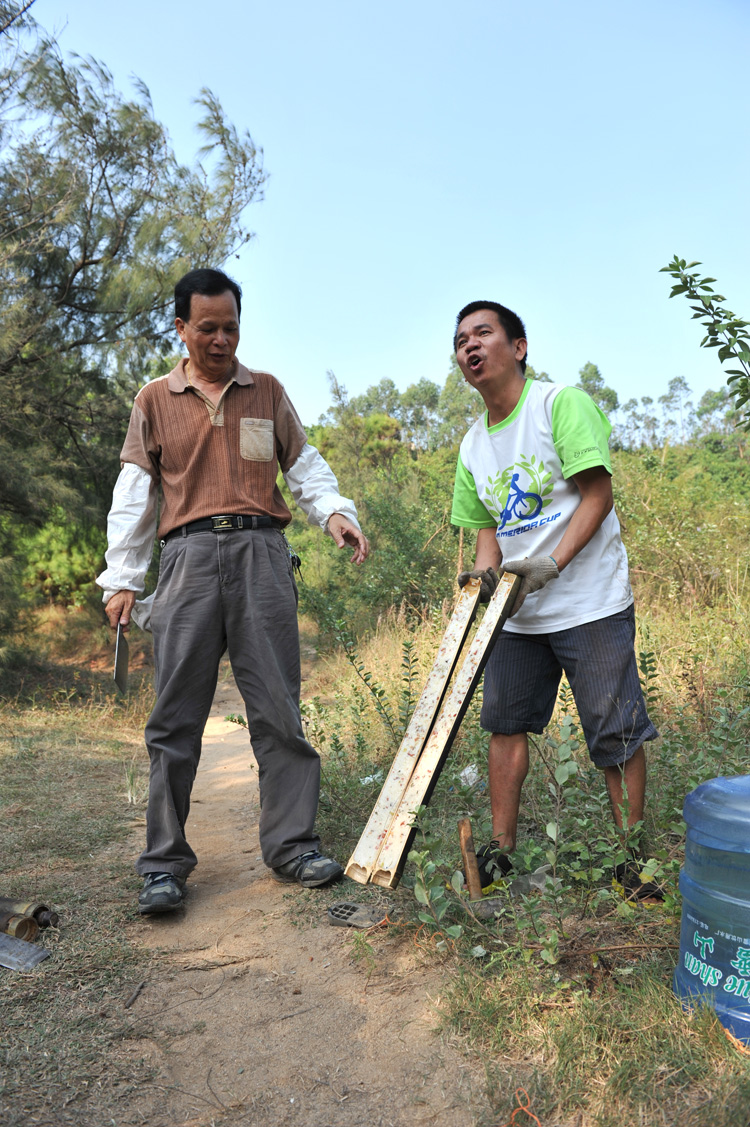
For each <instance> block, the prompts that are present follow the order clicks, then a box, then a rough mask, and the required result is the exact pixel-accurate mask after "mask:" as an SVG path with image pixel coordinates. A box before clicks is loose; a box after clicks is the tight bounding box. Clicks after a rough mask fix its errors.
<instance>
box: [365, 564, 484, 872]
mask: <svg viewBox="0 0 750 1127" xmlns="http://www.w3.org/2000/svg"><path fill="white" fill-rule="evenodd" d="M480 588H481V584H480V582H479V580H478V579H470V580H469V582H468V583H467V584H466V586H465V587H464V588H462V590H461V593H460V595H459V597H458V601H457V602H456V606H455V609H454V611H453V614H452V616H451V620H450V622H449V623H448V626H447V629H446V631H445V634H444V635H443V639H442V641H441V643H440V648H439V649H438V652H437V655H436V657H435V662H434V664H433V666H432V669H431V671H430V674H429V676H428V678H427V682H426V684H425V687H424V689H423V690H422V694H421V696H420V698H419V701H418V702H417V706H416V708H415V709H414V712H413V713H412V717H411V720H410V721H409V726H408V728H407V729H406V733H405V735H404V738H403V740H402V741H401V746H400V747H399V749H398V751H397V752H396V756H395V758H394V760H393V763H392V764H391V768H390V771H389V772H388V777H387V778H386V780H385V782H384V783H383V788H382V790H381V792H380V796H379V798H378V800H377V802H376V804H375V807H374V809H373V811H372V814H371V815H370V818H369V821H368V822H367V825H366V826H365V829H364V831H363V833H362V836H361V837H360V839H359V841H358V843H357V846H356V848H355V850H354V852H353V853H352V855H351V857H350V858H349V862H348V864H347V866H346V870H345V871H346V875H347V876H348V877H351V878H352V880H356V881H358V882H359V883H360V884H367V882H368V881H369V879H370V874H371V872H372V867H373V865H374V864H375V862H376V860H377V857H378V854H379V852H380V847H381V846H382V844H383V841H384V839H385V836H386V834H387V832H388V829H389V828H390V824H391V821H392V820H393V817H394V815H395V813H396V810H397V809H398V807H399V804H400V802H401V799H402V798H403V795H404V791H405V790H406V787H407V786H408V783H409V779H410V778H411V775H412V771H413V770H414V766H415V764H416V763H417V761H418V759H419V756H420V753H421V751H422V748H423V747H424V745H425V742H426V740H427V738H428V736H429V734H430V732H431V731H432V727H433V724H434V723H435V717H436V716H437V714H438V711H439V709H440V705H441V704H442V702H443V698H444V696H445V692H446V690H447V688H448V684H449V682H450V679H451V676H452V675H453V670H454V669H455V667H456V663H457V661H458V658H459V656H460V653H461V649H462V647H463V645H464V642H465V641H466V637H467V635H468V633H469V629H470V627H471V623H472V621H473V618H474V614H475V612H476V608H477V602H478V599H479V592H480Z"/></svg>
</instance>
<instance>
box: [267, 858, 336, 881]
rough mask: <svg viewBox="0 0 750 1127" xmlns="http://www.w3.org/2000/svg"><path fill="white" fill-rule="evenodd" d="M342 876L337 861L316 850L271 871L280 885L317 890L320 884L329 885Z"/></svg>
mask: <svg viewBox="0 0 750 1127" xmlns="http://www.w3.org/2000/svg"><path fill="white" fill-rule="evenodd" d="M343 875H344V870H343V869H342V868H341V865H339V863H338V861H332V860H331V858H330V857H324V856H323V854H322V853H319V852H318V850H317V849H311V850H309V851H308V852H307V853H300V855H299V857H293V858H292V859H291V861H286V862H285V863H284V864H283V865H279V867H278V869H271V876H272V877H273V879H274V880H277V881H280V882H281V883H282V884H301V885H302V887H303V888H319V887H320V886H321V885H322V884H330V882H331V881H334V880H338V879H339V877H342V876H343Z"/></svg>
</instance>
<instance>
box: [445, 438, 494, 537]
mask: <svg viewBox="0 0 750 1127" xmlns="http://www.w3.org/2000/svg"><path fill="white" fill-rule="evenodd" d="M451 524H456V525H458V526H459V527H460V528H496V527H497V522H496V521H495V519H494V517H493V516H492V514H491V513H490V512H489V510H488V509H486V508H485V507H484V505H483V504H482V502H481V501H480V500H479V494H478V493H477V487H476V483H475V482H474V475H473V474H471V473H470V472H469V471H468V470H467V469H466V466H465V465H464V464H463V462H462V461H461V455H460V454H459V455H458V464H457V465H456V484H455V485H454V487H453V509H452V511H451Z"/></svg>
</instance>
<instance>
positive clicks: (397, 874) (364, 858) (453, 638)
mask: <svg viewBox="0 0 750 1127" xmlns="http://www.w3.org/2000/svg"><path fill="white" fill-rule="evenodd" d="M470 583H471V585H472V588H473V585H474V584H476V589H472V591H471V592H470V593H469V598H470V599H472V600H473V601H472V607H471V613H470V614H469V615H468V618H467V622H466V626H465V629H464V630H463V633H461V629H460V627H459V626H458V625H457V616H458V613H459V609H460V606H461V600H460V599H459V604H458V605H457V607H456V611H455V612H454V615H453V618H452V619H451V622H450V623H449V625H448V629H447V630H446V633H445V637H444V638H443V643H442V644H441V651H442V650H443V648H444V647H445V646H446V642H447V639H448V638H449V635H450V644H449V646H448V649H450V647H454V648H455V647H457V648H455V657H454V658H453V660H452V666H451V670H452V669H453V668H454V667H455V665H456V664H457V660H458V657H459V655H460V652H461V647H462V646H463V643H464V641H465V639H466V636H467V634H468V630H469V626H470V625H471V618H472V616H473V612H474V610H475V608H476V603H477V601H478V597H479V582H478V581H476V580H472V581H470ZM520 585H521V578H520V577H519V576H517V575H513V574H511V573H509V572H508V573H503V574H501V576H500V582H499V583H498V586H497V589H496V591H495V594H494V595H493V596H492V599H491V600H490V603H489V605H488V607H487V610H486V611H485V613H484V618H483V619H482V622H481V624H480V626H479V628H478V630H477V632H476V635H475V636H474V641H473V642H472V644H471V646H470V648H469V652H468V654H467V655H466V657H465V659H464V661H463V664H462V665H461V668H460V670H459V671H458V673H457V674H456V678H455V681H454V683H453V687H452V688H451V691H450V693H449V695H448V697H447V699H446V700H445V702H444V703H443V705H442V708H441V707H440V703H441V701H442V699H443V697H444V696H445V690H446V688H447V685H448V682H449V680H450V676H451V673H450V672H447V673H445V672H443V680H442V681H441V682H440V681H439V680H438V677H439V675H438V674H436V668H437V667H438V664H439V660H440V655H439V658H438V661H436V662H435V666H434V667H433V670H432V672H431V673H430V677H429V678H428V681H427V685H426V686H425V691H424V693H423V694H422V697H420V702H419V705H418V706H417V709H415V712H414V716H416V715H417V711H418V710H419V708H420V705H421V704H422V699H423V698H424V697H425V696H427V697H428V700H427V701H426V702H425V710H424V714H421V719H420V722H419V727H418V726H416V725H415V730H414V734H413V740H412V742H411V743H410V744H409V748H408V751H404V755H403V759H401V757H402V750H403V749H404V747H405V745H406V744H407V740H408V739H409V733H410V732H411V731H412V725H411V724H410V725H409V729H408V730H407V734H406V736H405V737H404V741H403V743H402V745H401V748H400V749H399V751H398V753H397V755H396V759H395V760H394V763H393V765H392V767H391V770H390V772H389V773H388V778H387V779H386V781H385V783H384V785H383V789H382V791H381V793H380V797H379V798H378V801H377V804H376V806H375V809H374V810H373V813H372V815H371V817H370V820H369V821H368V823H367V826H366V828H365V831H364V833H363V834H362V837H361V838H360V841H359V843H358V845H357V847H356V849H355V850H354V853H353V854H352V856H351V859H350V861H349V864H348V865H347V868H346V874H347V876H350V877H352V878H353V879H354V880H357V881H359V883H360V884H366V883H367V882H368V881H371V882H372V883H373V884H378V885H380V886H381V887H383V888H396V886H397V885H398V883H399V881H400V879H401V873H402V871H403V867H404V864H405V862H406V857H407V855H408V852H409V849H410V847H411V843H412V840H413V838H414V833H415V830H414V819H415V817H416V813H417V810H418V809H419V807H420V806H422V805H426V804H427V803H428V802H429V800H430V797H431V796H432V792H433V790H434V788H435V784H436V782H437V780H438V777H439V775H440V771H441V770H442V767H443V764H444V763H445V760H446V759H447V757H448V753H449V751H450V749H451V746H452V744H453V740H454V739H455V737H456V734H457V733H458V730H459V728H460V726H461V721H462V720H463V718H464V715H465V713H466V710H467V708H468V707H469V704H470V703H471V698H472V696H473V694H474V690H475V689H476V687H477V685H478V684H479V681H480V679H481V676H482V672H483V670H484V667H485V664H486V662H487V659H488V657H489V655H490V652H491V650H492V646H493V645H494V643H495V641H496V639H497V637H498V635H499V633H500V631H501V630H502V628H503V625H504V624H505V621H506V619H507V618H508V615H509V614H510V611H511V610H512V609H513V603H514V602H515V598H516V594H517V592H518V588H519V587H520ZM468 587H469V584H467V587H465V588H464V592H466V590H467V588H468ZM460 621H463V619H462V618H461V619H460ZM454 623H456V628H455V630H453V629H452V628H453V627H454ZM451 652H452V651H451ZM446 657H447V651H446ZM433 674H436V676H435V681H434V682H433ZM440 686H442V687H440ZM428 688H429V690H430V691H429V693H428ZM430 705H431V707H432V712H431V716H432V719H431V720H430V721H429V723H425V717H426V715H427V712H428V708H429V706H430ZM438 710H439V714H438ZM436 714H437V719H435V715H436ZM413 720H414V717H412V721H413ZM420 733H424V734H423V735H422V736H421V743H420V744H419V746H418V747H417V742H418V739H419V736H420Z"/></svg>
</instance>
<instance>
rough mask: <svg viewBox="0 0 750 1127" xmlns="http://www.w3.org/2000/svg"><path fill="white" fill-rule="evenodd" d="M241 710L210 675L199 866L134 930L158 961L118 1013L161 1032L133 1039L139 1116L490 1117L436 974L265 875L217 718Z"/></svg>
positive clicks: (196, 803)
mask: <svg viewBox="0 0 750 1127" xmlns="http://www.w3.org/2000/svg"><path fill="white" fill-rule="evenodd" d="M241 711H242V702H241V700H240V697H239V694H238V692H237V690H236V688H235V686H234V682H233V681H231V680H230V681H229V682H223V683H222V682H220V684H219V688H218V690H217V694H216V699H215V701H214V706H213V710H212V715H211V719H210V720H209V722H208V725H207V728H206V735H205V738H204V743H203V760H202V763H201V767H200V770H199V772H198V777H197V780H196V784H195V788H194V791H193V808H192V810H191V815H190V841H191V844H192V845H193V847H194V848H195V849H196V852H197V854H198V857H199V860H200V864H199V867H198V869H197V870H196V872H195V874H194V875H193V877H192V878H191V880H190V882H189V888H190V895H189V898H188V901H187V905H186V908H185V910H184V912H183V911H180V912H178V913H175V915H174V916H163V917H156V918H153V919H150V920H149V919H144V920H143V921H139V923H138V924H137V925H136V926H137V930H138V932H139V933H140V934H139V938H140V939H141V940H142V941H143V942H144V943H145V944H147V945H148V946H151V947H153V948H160V949H167V950H168V952H169V961H170V962H171V964H172V968H173V969H172V971H171V972H168V973H167V974H166V975H164V974H163V972H158V973H157V974H156V976H155V977H154V979H153V980H149V982H147V984H146V986H145V987H144V989H143V990H142V992H141V994H140V995H139V997H138V998H137V1000H136V1001H135V1002H134V1004H133V1006H132V1011H131V1012H132V1013H133V1017H134V1019H136V1030H137V1025H138V1020H139V1019H140V1018H148V1019H149V1024H151V1022H153V1021H155V1023H156V1028H157V1029H159V1030H163V1032H164V1034H165V1036H164V1038H163V1040H162V1038H161V1037H158V1036H157V1037H154V1038H149V1039H148V1040H145V1039H141V1040H135V1041H134V1042H133V1043H132V1049H133V1052H134V1053H137V1054H138V1055H139V1056H144V1055H145V1056H147V1057H148V1058H149V1059H150V1060H151V1062H152V1063H153V1065H154V1067H155V1069H156V1070H157V1073H158V1075H157V1077H156V1080H155V1082H154V1084H153V1085H150V1086H149V1088H148V1089H147V1090H142V1091H141V1095H140V1097H139V1098H138V1101H137V1104H138V1110H140V1111H141V1112H142V1114H143V1116H144V1122H148V1123H149V1124H150V1125H153V1127H160V1125H162V1124H163V1125H165V1127H166V1125H167V1124H173V1123H175V1124H176V1123H180V1124H190V1125H192V1127H198V1125H199V1124H200V1125H204V1124H205V1125H209V1124H211V1123H212V1122H214V1121H215V1122H217V1123H219V1122H220V1123H226V1122H231V1123H235V1122H236V1123H240V1122H242V1123H249V1124H263V1125H265V1124H269V1125H271V1127H282V1125H284V1124H292V1123H293V1124H298V1125H299V1127H355V1125H356V1127H391V1125H392V1127H407V1125H409V1127H413V1125H415V1124H437V1125H439V1127H469V1125H471V1124H474V1123H476V1122H478V1121H481V1122H483V1123H489V1122H490V1121H491V1120H490V1119H489V1118H488V1114H489V1113H488V1109H487V1105H486V1101H485V1097H484V1094H483V1093H484V1084H483V1077H482V1074H481V1070H480V1069H477V1068H476V1067H474V1066H472V1065H470V1064H469V1063H468V1062H467V1060H466V1058H465V1057H463V1056H462V1055H461V1054H460V1053H459V1052H458V1051H457V1050H456V1049H454V1048H452V1047H451V1046H450V1045H448V1044H446V1043H445V1042H444V1041H442V1040H441V1039H440V1038H439V1037H438V1036H437V1035H436V1034H435V1032H434V1026H435V1018H434V1014H433V1010H432V1003H431V998H434V997H435V996H436V995H437V994H438V993H439V989H440V976H439V971H438V970H437V969H436V968H434V967H430V966H429V965H425V963H424V962H423V961H422V960H421V959H420V958H419V955H418V952H417V951H416V950H415V948H414V945H413V943H412V942H411V940H410V939H407V938H406V937H404V936H403V935H402V934H401V933H398V932H396V933H395V934H394V933H393V930H391V932H388V933H385V932H381V933H377V934H373V935H370V936H369V937H364V936H363V935H361V934H360V939H362V938H367V939H368V941H369V943H370V945H371V949H370V950H369V951H368V950H367V948H362V944H361V942H358V941H357V940H356V939H355V932H354V931H353V930H352V929H349V928H335V927H331V926H330V925H329V924H328V922H327V917H326V910H325V909H326V906H327V904H328V903H330V901H331V899H332V897H331V895H330V894H326V895H323V894H321V893H315V892H310V891H306V890H302V889H299V888H296V887H294V888H288V887H285V886H283V885H279V884H277V883H276V882H275V881H273V880H272V879H271V878H270V877H269V876H268V875H267V869H266V868H265V866H264V865H263V862H262V861H261V859H260V849H259V845H258V828H257V822H258V787H257V770H256V768H255V763H254V759H253V757H252V754H251V753H250V751H249V747H248V739H247V733H246V732H245V731H244V730H242V729H240V728H238V727H237V725H235V724H232V723H230V722H227V721H225V720H224V719H223V718H224V716H226V715H227V714H228V713H232V712H241ZM141 832H142V831H141ZM338 887H339V893H338V894H337V897H336V898H340V899H345V898H349V899H356V898H357V890H358V887H359V886H357V885H355V884H353V883H351V882H349V881H345V882H344V883H343V884H341V885H339V886H338ZM357 948H360V951H361V955H360V958H357V957H356V953H357Z"/></svg>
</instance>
